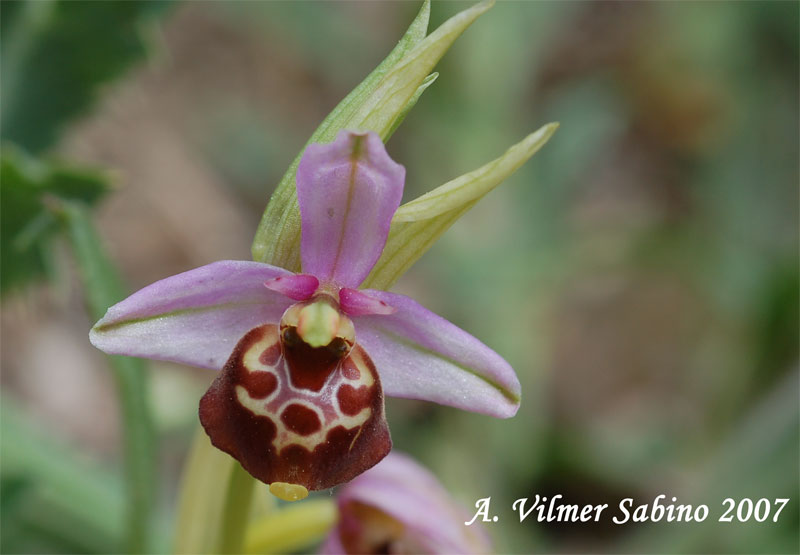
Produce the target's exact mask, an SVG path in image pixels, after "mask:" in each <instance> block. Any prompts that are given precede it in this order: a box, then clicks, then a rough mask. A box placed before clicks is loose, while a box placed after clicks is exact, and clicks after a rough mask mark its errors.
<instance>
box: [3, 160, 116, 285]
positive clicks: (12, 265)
mask: <svg viewBox="0 0 800 555" xmlns="http://www.w3.org/2000/svg"><path fill="white" fill-rule="evenodd" d="M108 186H109V181H108V176H106V175H103V174H101V173H98V172H97V171H92V170H86V169H83V168H80V169H79V168H74V167H71V166H69V165H66V164H63V163H57V162H52V163H50V162H41V161H39V160H35V159H33V158H31V157H29V156H26V155H25V154H24V153H23V152H22V151H20V150H16V149H11V148H6V149H4V150H3V151H2V159H0V195H2V199H3V202H2V204H0V241H1V244H0V253H1V258H2V259H1V260H0V273H1V274H0V291H2V293H3V294H5V293H7V292H9V291H11V290H13V289H18V288H20V287H22V286H24V285H27V284H28V283H30V282H31V281H34V280H36V279H39V278H41V277H43V276H44V275H45V274H46V271H47V268H48V264H49V261H50V256H49V249H50V240H51V239H52V236H53V233H54V232H55V231H57V230H58V222H57V221H56V218H55V217H54V215H53V211H52V206H50V207H48V206H47V205H48V202H50V204H51V205H52V203H53V202H54V201H56V200H57V199H61V200H77V201H81V202H84V203H87V204H94V203H95V202H96V201H97V200H98V199H99V198H100V196H102V195H103V194H104V193H105V192H106V191H107V190H108Z"/></svg>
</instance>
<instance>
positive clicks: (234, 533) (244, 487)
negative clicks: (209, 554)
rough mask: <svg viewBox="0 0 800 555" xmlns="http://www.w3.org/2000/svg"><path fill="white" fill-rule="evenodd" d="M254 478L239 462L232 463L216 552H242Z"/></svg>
mask: <svg viewBox="0 0 800 555" xmlns="http://www.w3.org/2000/svg"><path fill="white" fill-rule="evenodd" d="M253 486H255V480H254V479H253V477H252V476H250V474H248V473H247V471H245V470H244V469H243V468H242V466H241V465H240V464H239V463H234V464H233V465H232V467H231V473H230V476H229V478H228V491H227V495H226V497H225V501H224V503H225V504H224V506H223V511H222V523H221V524H222V528H221V530H220V536H219V546H218V549H217V552H218V553H242V552H243V549H244V536H245V531H246V530H247V524H248V522H249V520H250V518H249V517H250V504H251V501H252V498H253V490H254V489H255V488H254V487H253Z"/></svg>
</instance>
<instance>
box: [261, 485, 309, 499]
mask: <svg viewBox="0 0 800 555" xmlns="http://www.w3.org/2000/svg"><path fill="white" fill-rule="evenodd" d="M269 492H270V493H271V494H272V495H274V496H275V497H277V498H278V499H282V500H284V501H300V500H301V499H305V498H306V497H308V490H307V489H306V488H305V487H303V486H301V485H299V484H289V483H286V482H272V483H271V484H270V485H269Z"/></svg>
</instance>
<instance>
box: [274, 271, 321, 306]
mask: <svg viewBox="0 0 800 555" xmlns="http://www.w3.org/2000/svg"><path fill="white" fill-rule="evenodd" d="M264 287H266V288H267V289H272V290H273V291H277V292H278V293H281V294H283V295H286V296H287V297H289V298H290V299H294V300H295V301H305V300H306V299H309V298H311V295H313V294H314V292H315V291H316V290H317V287H319V280H318V279H317V278H316V277H314V276H312V275H308V274H296V275H291V276H280V277H276V278H274V279H270V280H267V281H265V282H264Z"/></svg>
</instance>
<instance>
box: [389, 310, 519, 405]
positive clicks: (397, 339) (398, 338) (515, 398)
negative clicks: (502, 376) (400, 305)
mask: <svg viewBox="0 0 800 555" xmlns="http://www.w3.org/2000/svg"><path fill="white" fill-rule="evenodd" d="M374 329H375V330H378V331H379V332H380V333H381V334H382V335H384V336H386V337H387V338H389V339H390V340H391V342H392V343H396V344H398V345H404V346H406V347H408V348H410V349H412V350H414V351H416V352H418V353H423V354H426V355H430V356H433V357H435V358H439V359H442V360H444V361H447V362H449V363H450V364H452V365H453V366H456V367H458V368H459V369H461V370H463V371H464V372H466V373H468V374H470V375H472V376H475V377H476V378H478V379H479V380H481V381H483V382H485V383H487V384H488V385H490V386H491V387H493V388H494V389H496V390H497V391H499V392H500V393H501V394H502V395H503V397H505V398H506V399H508V400H509V401H510V402H512V403H513V404H515V405H519V403H520V401H521V400H522V397H521V396H520V395H516V394H514V393H513V392H511V391H509V390H508V389H506V388H505V387H503V386H502V385H500V384H499V383H498V382H496V381H495V380H492V379H491V378H489V377H487V376H483V375H481V374H479V373H478V372H476V371H475V370H473V369H472V368H470V367H469V366H465V365H463V364H461V363H460V362H458V361H457V360H455V359H453V358H450V357H448V356H444V355H442V354H441V353H439V352H437V351H434V350H433V349H428V348H427V347H423V346H422V345H420V344H419V343H415V342H414V341H411V340H409V339H407V338H405V337H403V336H402V335H399V334H396V333H393V332H391V331H388V330H385V329H382V328H380V326H374Z"/></svg>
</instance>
